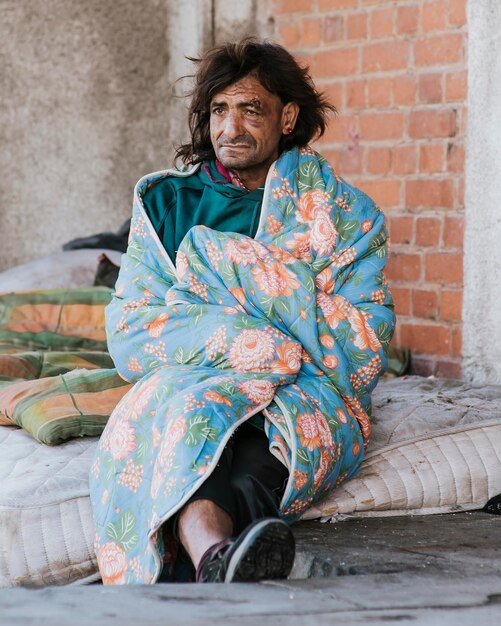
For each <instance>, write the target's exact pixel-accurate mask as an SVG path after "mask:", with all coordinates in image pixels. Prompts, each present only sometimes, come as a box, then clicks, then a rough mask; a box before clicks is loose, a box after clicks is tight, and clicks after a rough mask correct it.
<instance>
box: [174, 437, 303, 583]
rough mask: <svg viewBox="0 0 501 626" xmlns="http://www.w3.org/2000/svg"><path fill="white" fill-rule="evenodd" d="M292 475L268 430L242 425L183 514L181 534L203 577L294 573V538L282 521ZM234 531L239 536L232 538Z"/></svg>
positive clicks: (247, 577) (225, 578) (199, 577)
mask: <svg viewBox="0 0 501 626" xmlns="http://www.w3.org/2000/svg"><path fill="white" fill-rule="evenodd" d="M287 474H288V472H287V469H286V468H285V467H283V465H282V464H281V463H280V462H279V461H277V460H276V459H275V458H274V457H273V456H272V455H271V454H270V452H269V450H268V440H267V437H266V435H265V434H264V432H261V431H259V430H257V429H256V428H254V427H253V426H248V425H243V426H241V427H240V428H239V429H238V431H237V433H236V434H235V436H234V437H233V440H232V443H231V446H228V447H227V449H226V450H225V451H224V453H223V456H222V457H221V461H220V462H219V463H218V466H217V468H216V469H215V470H214V472H213V474H212V475H211V476H209V478H208V479H207V480H206V481H205V483H203V484H202V485H201V487H200V489H199V490H198V491H197V493H196V494H195V496H194V497H193V499H192V500H191V501H190V502H189V503H188V504H187V505H186V506H185V507H184V508H183V509H182V511H181V513H180V515H179V517H178V521H177V529H178V533H177V534H178V537H179V539H180V541H181V543H182V545H183V546H184V548H185V549H186V551H187V552H188V554H189V555H190V557H191V559H192V561H193V563H194V565H195V567H197V580H199V581H212V582H223V581H227V582H229V581H231V580H262V579H265V578H283V577H286V576H287V575H288V573H289V571H290V569H291V567H292V562H293V559H294V538H293V536H292V533H291V531H290V530H289V528H288V527H287V526H286V525H285V524H284V523H283V522H281V521H280V520H278V506H279V503H280V497H281V494H282V493H283V488H284V486H285V483H286V479H287ZM273 518H277V519H273ZM235 522H236V523H235ZM234 531H236V533H235V534H237V535H238V536H237V537H236V538H231V535H232V534H233V532H234Z"/></svg>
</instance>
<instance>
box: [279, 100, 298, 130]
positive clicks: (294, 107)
mask: <svg viewBox="0 0 501 626" xmlns="http://www.w3.org/2000/svg"><path fill="white" fill-rule="evenodd" d="M298 115H299V105H298V104H296V103H295V102H288V103H287V104H286V105H285V106H284V108H283V109H282V133H283V134H284V135H290V134H291V133H292V131H293V130H294V127H295V126H296V121H297V116H298Z"/></svg>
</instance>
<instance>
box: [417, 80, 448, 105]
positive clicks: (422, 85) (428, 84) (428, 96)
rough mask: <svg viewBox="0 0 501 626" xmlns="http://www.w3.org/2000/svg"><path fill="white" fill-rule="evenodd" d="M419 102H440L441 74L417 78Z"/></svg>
mask: <svg viewBox="0 0 501 626" xmlns="http://www.w3.org/2000/svg"><path fill="white" fill-rule="evenodd" d="M418 93H419V100H420V101H421V102H430V103H432V102H441V101H442V95H443V93H442V74H423V75H421V76H420V77H419V92H418Z"/></svg>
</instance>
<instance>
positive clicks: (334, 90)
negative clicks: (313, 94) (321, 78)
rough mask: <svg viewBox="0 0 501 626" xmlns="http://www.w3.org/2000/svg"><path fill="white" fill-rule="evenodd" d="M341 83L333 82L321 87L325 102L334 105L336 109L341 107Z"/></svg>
mask: <svg viewBox="0 0 501 626" xmlns="http://www.w3.org/2000/svg"><path fill="white" fill-rule="evenodd" d="M343 87H344V85H343V83H340V82H335V83H330V84H329V85H322V91H323V93H324V94H325V96H326V97H327V100H328V101H329V102H331V103H332V104H334V105H335V106H336V107H337V108H338V109H339V108H341V107H342V105H343Z"/></svg>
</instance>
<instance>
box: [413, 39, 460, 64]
mask: <svg viewBox="0 0 501 626" xmlns="http://www.w3.org/2000/svg"><path fill="white" fill-rule="evenodd" d="M463 50H464V39H463V36H462V35H461V34H459V33H457V34H456V33H453V34H446V35H437V36H436V37H427V38H426V39H423V40H421V41H416V43H415V44H414V62H415V64H416V65H417V66H422V65H442V66H443V65H446V64H447V63H457V62H458V61H460V60H461V59H462V58H463Z"/></svg>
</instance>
